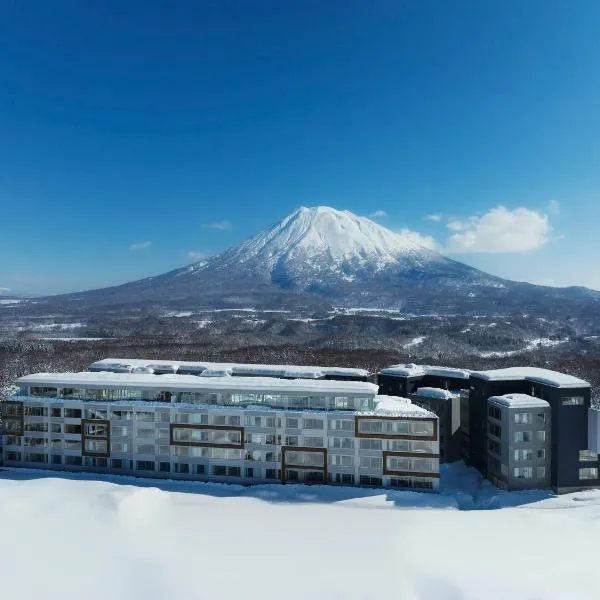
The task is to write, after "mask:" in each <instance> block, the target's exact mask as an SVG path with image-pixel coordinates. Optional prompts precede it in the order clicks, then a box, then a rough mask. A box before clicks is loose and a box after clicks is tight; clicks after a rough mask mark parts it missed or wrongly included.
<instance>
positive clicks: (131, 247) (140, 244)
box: [129, 241, 152, 250]
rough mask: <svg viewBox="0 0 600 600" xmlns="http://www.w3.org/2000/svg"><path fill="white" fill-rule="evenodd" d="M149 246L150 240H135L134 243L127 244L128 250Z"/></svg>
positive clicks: (143, 248) (150, 244) (145, 248)
mask: <svg viewBox="0 0 600 600" xmlns="http://www.w3.org/2000/svg"><path fill="white" fill-rule="evenodd" d="M150 246H152V242H150V241H145V242H137V243H135V244H131V246H129V249H130V250H148V248H150Z"/></svg>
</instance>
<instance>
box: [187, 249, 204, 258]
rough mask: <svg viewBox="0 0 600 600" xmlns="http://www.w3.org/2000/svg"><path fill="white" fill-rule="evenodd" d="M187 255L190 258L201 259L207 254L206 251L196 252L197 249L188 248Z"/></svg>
mask: <svg viewBox="0 0 600 600" xmlns="http://www.w3.org/2000/svg"><path fill="white" fill-rule="evenodd" d="M187 256H188V258H189V259H190V260H202V259H203V258H206V257H207V256H208V254H207V253H206V252H198V251H197V250H190V251H189V252H188V253H187Z"/></svg>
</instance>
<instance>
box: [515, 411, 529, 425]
mask: <svg viewBox="0 0 600 600" xmlns="http://www.w3.org/2000/svg"><path fill="white" fill-rule="evenodd" d="M532 422H533V415H532V414H531V413H515V423H520V424H521V425H529V424H531V423H532Z"/></svg>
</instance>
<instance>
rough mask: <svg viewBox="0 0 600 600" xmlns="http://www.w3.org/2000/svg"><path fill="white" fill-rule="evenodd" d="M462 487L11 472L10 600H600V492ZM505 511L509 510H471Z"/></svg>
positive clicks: (460, 475)
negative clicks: (437, 490)
mask: <svg viewBox="0 0 600 600" xmlns="http://www.w3.org/2000/svg"><path fill="white" fill-rule="evenodd" d="M446 475H447V477H446V480H447V485H446V486H445V487H444V490H443V491H442V493H441V494H438V495H436V494H425V493H424V494H418V493H411V492H387V491H382V490H360V489H355V488H328V487H321V486H319V487H310V488H306V487H302V486H260V487H255V488H242V487H239V486H227V485H218V484H198V483H184V482H157V481H151V480H137V479H128V478H112V479H111V478H98V477H97V476H92V475H88V476H85V475H78V476H67V475H65V476H64V477H60V478H57V477H56V474H51V473H40V472H35V471H24V470H21V471H19V470H5V471H2V472H0V507H1V511H2V517H3V527H2V534H1V536H0V556H1V557H2V560H1V561H0V590H1V592H2V597H3V598H10V599H11V600H21V599H24V600H25V599H26V600H33V599H36V600H37V599H38V598H45V599H53V598H57V599H59V598H60V600H70V599H71V598H73V599H75V598H77V599H78V600H80V599H81V598H82V597H83V598H85V599H86V600H95V599H102V600H106V599H107V598H110V599H111V600H125V599H127V600H132V599H138V598H139V599H143V600H155V599H161V600H162V599H167V598H168V599H169V600H171V599H173V600H176V599H177V600H178V599H179V598H189V599H196V598H203V599H204V598H206V599H211V600H219V599H227V600H231V599H234V598H260V599H271V598H277V599H278V600H296V599H298V600H307V599H321V598H323V599H327V600H331V599H340V600H342V599H343V600H349V599H372V598H380V599H385V600H389V599H391V598H399V599H407V600H413V599H420V600H423V599H427V600H474V599H477V600H479V599H482V600H496V599H498V600H518V599H523V600H525V599H527V600H533V599H536V600H545V599H561V600H565V599H569V600H587V599H590V600H591V599H592V598H593V599H596V600H597V599H598V598H600V579H599V578H598V576H597V574H596V573H595V568H594V566H593V563H594V559H595V557H596V556H597V555H598V539H599V534H600V492H599V491H593V492H586V493H579V494H571V495H569V496H563V497H560V498H555V497H553V496H552V495H551V494H549V493H548V492H530V493H527V494H511V493H506V492H505V493H502V492H498V490H495V488H493V487H492V486H491V485H489V484H487V483H483V484H482V483H481V482H480V480H479V478H478V477H477V475H476V474H475V473H474V472H472V471H470V470H468V469H465V468H464V467H462V466H460V465H458V466H452V467H451V469H450V470H449V471H448V472H447V473H446ZM117 482H118V483H117ZM134 483H135V485H133V484H134ZM457 486H461V487H462V488H464V492H462V493H458V492H457V489H456V487H457ZM490 506H505V508H499V509H498V510H459V509H460V508H462V509H465V508H482V507H490ZM506 506H507V507H506Z"/></svg>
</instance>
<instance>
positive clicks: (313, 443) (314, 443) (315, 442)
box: [303, 435, 324, 448]
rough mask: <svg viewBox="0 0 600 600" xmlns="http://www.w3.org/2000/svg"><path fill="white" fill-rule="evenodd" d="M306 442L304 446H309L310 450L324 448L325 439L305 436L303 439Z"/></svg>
mask: <svg viewBox="0 0 600 600" xmlns="http://www.w3.org/2000/svg"><path fill="white" fill-rule="evenodd" d="M303 440H304V445H305V446H308V447H309V448H323V446H324V445H323V438H322V437H316V436H310V435H308V436H306V435H305V436H304V437H303Z"/></svg>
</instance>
